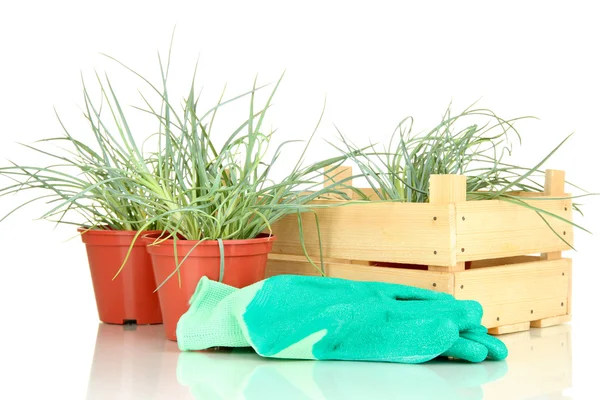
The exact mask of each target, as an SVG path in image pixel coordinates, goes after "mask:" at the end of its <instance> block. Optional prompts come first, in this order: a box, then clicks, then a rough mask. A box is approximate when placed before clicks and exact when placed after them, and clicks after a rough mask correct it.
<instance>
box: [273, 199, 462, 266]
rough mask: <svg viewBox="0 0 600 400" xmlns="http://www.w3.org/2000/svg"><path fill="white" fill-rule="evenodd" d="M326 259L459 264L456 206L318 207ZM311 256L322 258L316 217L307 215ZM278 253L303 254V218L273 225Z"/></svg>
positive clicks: (292, 217)
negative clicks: (455, 242)
mask: <svg viewBox="0 0 600 400" xmlns="http://www.w3.org/2000/svg"><path fill="white" fill-rule="evenodd" d="M315 213H316V215H317V217H318V222H319V227H320V235H321V243H322V250H323V257H325V258H339V259H347V260H365V261H387V262H399V263H413V264H423V265H443V266H445V265H454V264H455V263H456V249H455V246H452V239H453V238H454V237H455V234H456V231H455V229H456V219H455V215H456V214H455V209H454V207H453V206H451V205H432V204H407V203H392V202H385V203H384V202H382V203H375V202H373V203H368V202H367V203H362V204H349V205H343V206H336V207H329V208H315ZM302 225H303V236H304V242H305V245H306V249H307V251H308V254H309V255H310V256H311V257H313V258H314V259H316V260H318V259H319V241H318V236H317V225H316V220H315V215H314V214H313V213H303V214H302ZM272 228H273V233H274V234H275V235H276V236H277V241H276V242H275V243H274V244H273V253H280V254H291V255H302V254H303V251H302V246H301V242H300V234H299V229H298V217H297V215H288V216H286V217H284V218H283V219H282V220H280V221H278V222H277V223H275V224H273V227H272Z"/></svg>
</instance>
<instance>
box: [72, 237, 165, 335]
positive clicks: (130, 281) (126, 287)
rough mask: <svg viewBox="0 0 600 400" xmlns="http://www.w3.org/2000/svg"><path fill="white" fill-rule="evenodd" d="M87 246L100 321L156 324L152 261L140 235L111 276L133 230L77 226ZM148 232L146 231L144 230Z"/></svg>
mask: <svg viewBox="0 0 600 400" xmlns="http://www.w3.org/2000/svg"><path fill="white" fill-rule="evenodd" d="M78 232H80V233H81V240H82V241H83V243H85V247H86V249H87V255H88V261H89V264H90V272H91V275H92V283H93V285H94V294H95V295H96V306H97V307H98V316H99V317H100V321H102V322H106V323H109V324H124V323H126V322H135V323H137V324H140V325H145V324H160V323H162V315H161V313H160V305H159V302H158V295H157V294H156V293H154V290H155V289H156V282H155V281H154V274H153V272H152V262H151V261H150V256H149V255H148V253H147V252H146V243H145V241H144V240H142V235H140V236H138V239H137V240H136V242H135V245H134V246H133V248H132V250H131V253H130V254H129V258H128V259H127V263H126V264H125V266H124V267H123V270H122V271H121V273H120V274H119V275H118V276H117V277H116V278H115V279H114V280H113V277H114V276H115V274H116V273H117V271H118V270H119V268H120V267H121V264H122V263H123V260H125V257H126V256H127V252H128V251H129V247H130V245H131V242H132V240H133V238H134V237H135V234H136V231H118V230H102V229H90V230H87V229H86V228H79V229H78ZM146 233H150V232H146Z"/></svg>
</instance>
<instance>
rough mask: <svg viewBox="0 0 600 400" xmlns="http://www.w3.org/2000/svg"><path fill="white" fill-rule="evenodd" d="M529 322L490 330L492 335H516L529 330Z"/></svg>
mask: <svg viewBox="0 0 600 400" xmlns="http://www.w3.org/2000/svg"><path fill="white" fill-rule="evenodd" d="M529 326H530V325H529V322H520V323H518V324H512V325H502V326H497V327H495V328H490V329H488V333H489V334H490V335H505V334H507V333H515V332H522V331H528V330H529Z"/></svg>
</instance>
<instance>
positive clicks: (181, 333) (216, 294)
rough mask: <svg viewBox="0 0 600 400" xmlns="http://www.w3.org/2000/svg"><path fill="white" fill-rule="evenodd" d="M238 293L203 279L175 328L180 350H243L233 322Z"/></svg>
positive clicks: (238, 332)
mask: <svg viewBox="0 0 600 400" xmlns="http://www.w3.org/2000/svg"><path fill="white" fill-rule="evenodd" d="M238 291H239V289H236V288H234V287H231V286H228V285H225V284H223V283H219V282H215V281H211V280H210V279H208V278H207V277H203V278H202V279H200V282H198V286H197V287H196V291H195V292H194V294H193V296H192V298H191V299H190V307H189V309H188V311H187V312H186V313H185V314H183V315H182V316H181V318H180V319H179V322H178V324H177V344H178V345H179V348H180V349H181V350H204V349H208V348H211V347H216V346H222V347H245V346H248V342H247V341H246V339H245V338H244V334H243V332H242V330H241V329H240V327H239V324H238V322H237V320H236V319H235V317H234V315H233V312H232V306H233V302H234V298H235V296H232V295H234V294H235V293H236V292H238Z"/></svg>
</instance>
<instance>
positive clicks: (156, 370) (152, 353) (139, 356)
mask: <svg viewBox="0 0 600 400" xmlns="http://www.w3.org/2000/svg"><path fill="white" fill-rule="evenodd" d="M163 331H164V328H163V327H162V326H161V325H145V326H140V325H137V326H136V325H109V324H99V325H98V335H97V337H96V347H95V350H94V359H93V362H92V367H91V371H90V378H89V382H88V391H87V397H86V399H87V400H107V399H110V400H118V399H162V398H174V399H175V398H181V397H183V396H184V394H185V393H186V392H187V390H186V389H184V388H180V387H179V385H177V381H176V379H175V367H176V364H177V356H178V355H179V351H178V349H177V344H175V343H173V342H168V341H166V340H165V339H164V333H163ZM178 388H180V391H179V392H178V391H177V389H178ZM157 393H161V394H162V396H163V397H161V396H157ZM171 395H172V397H171Z"/></svg>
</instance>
